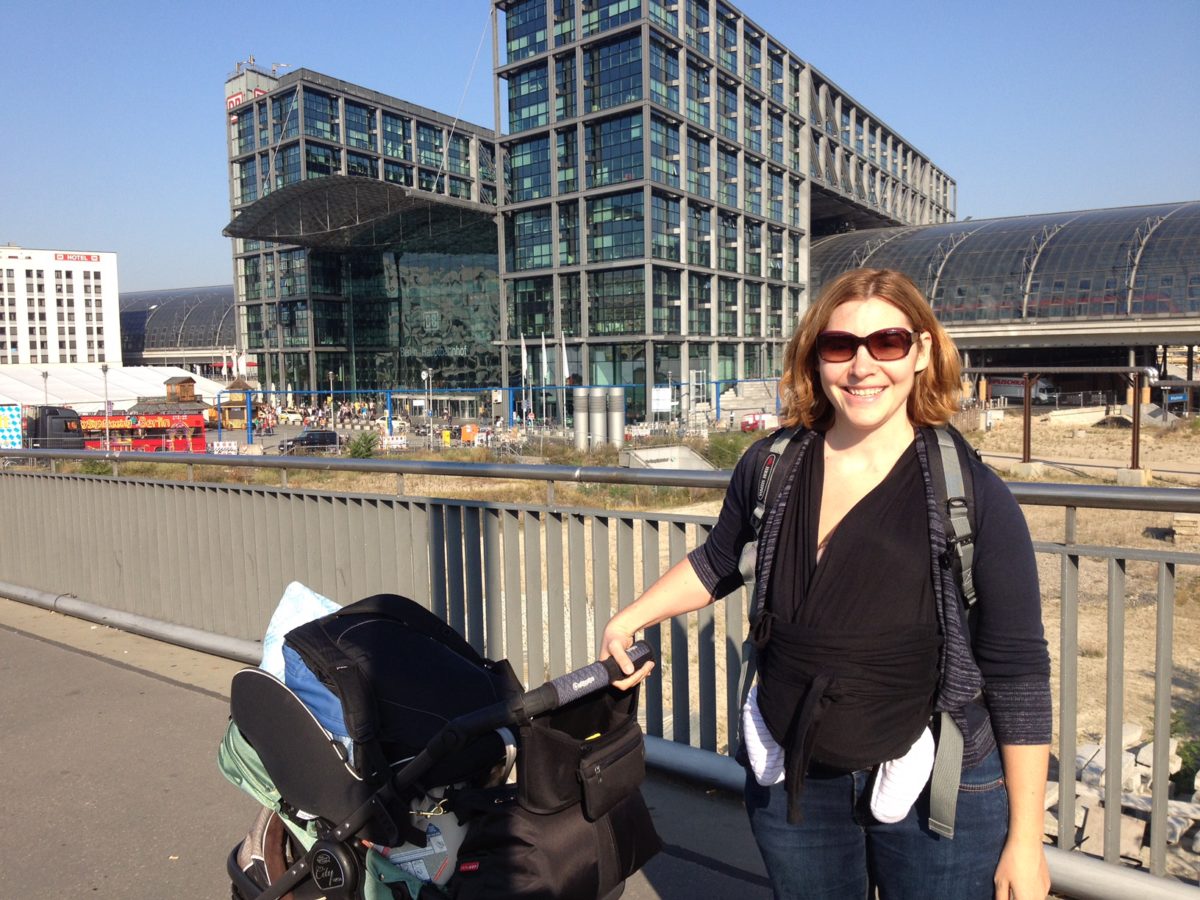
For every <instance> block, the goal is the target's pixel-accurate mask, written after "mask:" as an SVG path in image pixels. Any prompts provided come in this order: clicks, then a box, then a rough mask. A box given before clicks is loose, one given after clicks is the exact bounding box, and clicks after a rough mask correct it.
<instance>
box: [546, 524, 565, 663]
mask: <svg viewBox="0 0 1200 900" xmlns="http://www.w3.org/2000/svg"><path fill="white" fill-rule="evenodd" d="M563 531H564V528H563V514H562V513H561V512H558V511H557V510H556V511H553V512H548V513H546V601H547V603H548V608H547V610H546V623H547V625H548V626H549V628H550V677H551V678H557V677H558V676H559V675H562V674H563V673H565V672H566V671H567V615H566V612H567V599H566V596H565V592H564V591H563Z"/></svg>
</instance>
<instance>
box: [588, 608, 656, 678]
mask: <svg viewBox="0 0 1200 900" xmlns="http://www.w3.org/2000/svg"><path fill="white" fill-rule="evenodd" d="M614 621H615V618H614V619H612V620H610V621H609V623H608V627H607V628H605V629H604V636H603V637H602V638H601V639H600V658H601V659H608V658H609V657H610V656H611V657H612V658H613V659H615V660H616V661H617V665H618V666H620V667H621V671H622V672H624V673H625V675H626V676H628V677H626V678H622V679H620V680H618V681H614V682H613V683H612V684H613V687H615V688H618V689H620V690H622V691H627V690H629V689H630V688H632V687H634V686H636V685H639V684H641V683H642V682H643V681H645V680H646V678H647V677H648V676H649V675H650V672H651V671H653V669H654V663H653V662H648V663H644V664H643V665H642V666H641V667H640V668H639V669H637V671H634V666H633V661H632V660H630V658H629V654H628V653H626V652H625V651H626V650H628V649H629V648H630V647H632V646H633V635H632V634H630V633H629V632H627V631H622V630H621V629H620V628H615V627H614V626H613V622H614Z"/></svg>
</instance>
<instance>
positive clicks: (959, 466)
mask: <svg viewBox="0 0 1200 900" xmlns="http://www.w3.org/2000/svg"><path fill="white" fill-rule="evenodd" d="M934 434H935V435H936V437H937V446H938V457H939V459H940V462H941V470H942V471H941V478H940V479H939V478H937V477H936V476H935V477H934V479H933V483H934V490H935V492H936V494H937V499H938V511H939V512H940V513H941V515H942V518H943V520H944V521H945V522H946V523H947V529H946V542H947V546H946V551H945V553H944V554H943V555H942V560H941V562H942V564H943V565H947V566H950V567H951V568H952V569H953V570H954V576H955V578H954V580H955V583H956V584H957V585H958V592H959V597H960V599H961V601H962V604H963V607H964V608H965V610H966V612H967V621H968V623H969V622H970V621H971V619H972V617H973V616H972V611H973V610H974V608H975V602H976V600H977V599H978V598H977V597H976V595H975V578H974V562H975V537H974V497H973V496H971V495H972V494H973V487H974V484H973V482H972V480H971V469H970V461H969V460H965V461H964V459H963V456H964V455H965V450H964V449H963V446H962V445H961V442H960V441H959V440H956V439H955V437H954V435H953V434H951V430H950V428H948V427H939V428H935V429H934ZM969 633H970V626H969V624H968V635H969ZM962 758H963V735H962V731H961V730H960V729H959V727H958V725H957V724H956V723H955V721H954V719H953V718H952V717H951V716H950V713H949V712H947V711H945V710H943V711H942V715H941V727H940V729H939V731H938V740H937V750H936V751H935V753H934V758H933V774H932V776H931V778H930V785H929V828H930V830H931V831H934V832H936V833H937V834H940V835H942V836H943V837H946V838H953V837H954V816H955V811H956V809H957V806H958V785H959V781H960V780H961V776H962Z"/></svg>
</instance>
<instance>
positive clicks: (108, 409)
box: [100, 363, 112, 453]
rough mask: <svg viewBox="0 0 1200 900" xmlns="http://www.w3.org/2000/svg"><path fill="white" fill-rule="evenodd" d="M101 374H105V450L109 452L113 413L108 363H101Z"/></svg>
mask: <svg viewBox="0 0 1200 900" xmlns="http://www.w3.org/2000/svg"><path fill="white" fill-rule="evenodd" d="M100 374H101V375H103V376H104V450H105V452H106V453H107V452H108V451H109V450H111V449H112V443H111V441H110V440H109V430H108V417H109V416H110V415H111V414H112V408H111V407H110V406H109V405H108V363H101V364H100Z"/></svg>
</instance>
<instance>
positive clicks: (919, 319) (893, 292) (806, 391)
mask: <svg viewBox="0 0 1200 900" xmlns="http://www.w3.org/2000/svg"><path fill="white" fill-rule="evenodd" d="M871 297H878V298H879V299H880V300H883V301H885V302H887V303H890V304H891V305H892V306H894V307H896V309H898V310H900V312H902V313H904V315H906V316H908V320H909V321H910V322H912V326H913V328H914V329H915V330H917V331H921V332H924V333H926V334H928V335H929V337H930V347H929V365H928V366H927V367H926V368H924V369H922V370H921V371H920V372H917V373H916V378H915V381H914V382H913V389H912V393H911V394H909V395H908V418H909V420H910V421H911V422H912V423H913V424H914V425H944V424H945V423H946V422H948V421H949V419H950V417H951V416H952V415H953V414H954V413H955V412H957V411H958V402H959V394H960V393H961V391H962V384H961V368H960V365H959V360H958V348H957V347H955V346H954V342H953V341H952V340H950V335H948V334H947V333H946V330H945V329H944V328H942V326H941V323H939V322H938V320H937V318H936V317H935V316H934V314H933V308H932V307H931V306H930V305H929V301H928V300H926V299H925V295H924V294H922V293H921V291H920V289H919V288H918V287H917V286H916V284H914V283H913V280H912V279H911V278H909V277H908V276H907V275H905V274H903V273H901V272H897V271H895V270H893V269H852V270H850V271H849V272H845V273H843V274H842V275H839V276H838V277H837V278H835V279H834V280H833V281H831V282H830V283H829V284H827V285H826V286H825V289H824V290H823V291H821V295H820V296H819V297H818V298H817V301H816V303H814V304H813V305H812V306H810V307H809V308H808V311H807V312H806V313H805V314H804V318H803V319H802V320H801V321H800V324H799V325H798V326H797V328H796V332H795V334H793V335H792V338H791V340H789V341H788V345H787V350H786V351H785V353H784V358H783V377H782V378H781V379H780V380H779V393H780V397H781V398H782V414H781V417H780V419H781V421H782V423H783V424H784V425H787V426H789V427H791V426H795V425H803V426H805V427H806V428H814V429H816V430H818V431H824V430H826V429H827V428H829V427H830V426H831V425H832V424H833V404H832V403H830V402H829V398H828V397H826V396H825V392H824V391H823V390H822V389H821V379H820V377H819V376H818V375H817V363H818V360H817V350H816V345H817V335H819V334H820V333H821V332H822V331H823V330H824V329H825V327H826V326H827V325H828V324H829V319H830V318H831V317H832V316H833V311H834V310H835V309H837V307H839V306H841V305H842V304H843V303H846V302H847V301H850V300H867V299H870V298H871Z"/></svg>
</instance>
